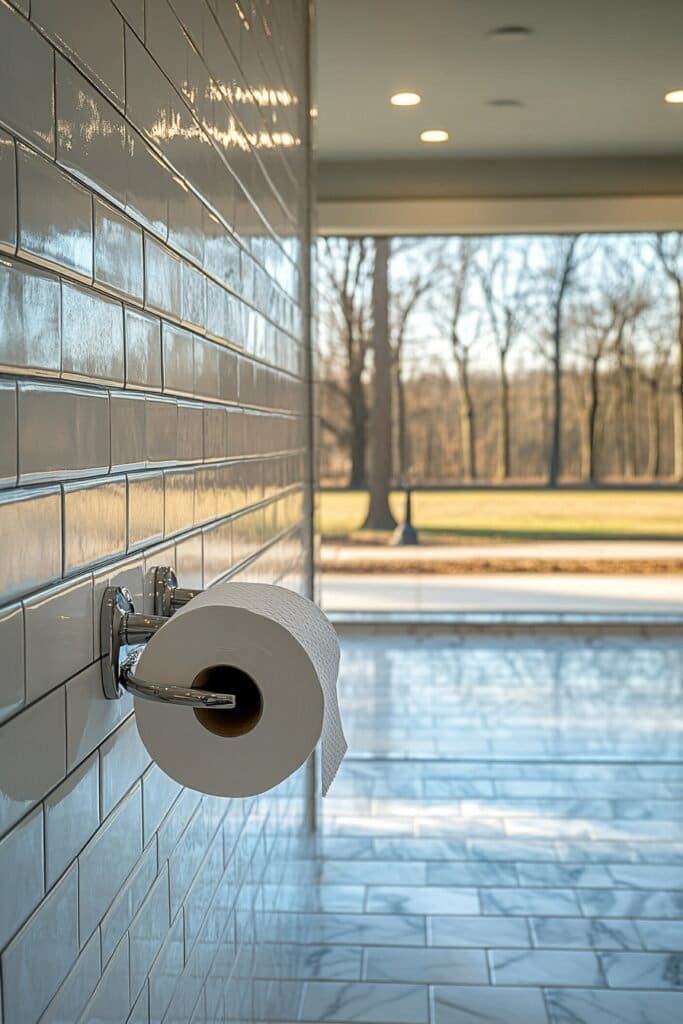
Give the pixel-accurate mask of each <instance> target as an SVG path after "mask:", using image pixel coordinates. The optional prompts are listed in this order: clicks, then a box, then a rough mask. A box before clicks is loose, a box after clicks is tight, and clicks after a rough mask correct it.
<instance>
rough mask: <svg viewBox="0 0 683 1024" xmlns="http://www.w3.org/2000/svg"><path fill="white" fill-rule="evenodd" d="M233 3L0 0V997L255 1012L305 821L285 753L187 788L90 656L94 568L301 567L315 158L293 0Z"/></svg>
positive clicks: (9, 1016) (38, 1003) (35, 1006)
mask: <svg viewBox="0 0 683 1024" xmlns="http://www.w3.org/2000/svg"><path fill="white" fill-rule="evenodd" d="M243 6H244V10H243V11H242V15H243V17H240V16H239V15H238V14H237V12H236V9H235V8H234V5H233V4H232V2H231V0H196V2H192V3H181V2H169V0H148V2H147V3H143V0H93V2H86V0H32V2H31V3H30V4H29V3H28V0H16V2H14V0H13V2H12V3H9V2H7V0H0V191H1V192H2V194H3V197H4V201H3V203H2V204H1V208H0V372H1V374H2V380H0V416H1V417H2V423H3V430H2V434H1V436H0V643H1V644H2V650H3V672H2V674H1V675H0V870H1V871H2V875H3V879H9V880H10V882H11V886H10V887H11V890H12V892H11V898H9V899H7V900H3V905H2V910H0V984H1V986H2V990H1V992H0V1006H1V1010H0V1016H2V1020H3V1024H33V1022H35V1024H37V1022H38V1020H39V1019H40V1021H41V1022H42V1024H49V1022H53V1024H56V1022H57V1021H64V1020H68V1021H69V1022H75V1021H79V1022H82V1024H92V1022H93V1021H94V1020H100V1019H108V1020H112V1021H114V1020H120V1021H121V1022H123V1021H126V1019H127V1018H128V1019H129V1020H130V1021H131V1022H136V1021H139V1022H144V1024H148V1022H149V1021H150V1020H152V1021H159V1022H161V1020H162V1018H164V1017H166V1020H168V1021H171V1020H178V1021H182V1022H183V1024H186V1022H188V1021H190V1020H200V1019H202V1020H207V1021H208V1020H220V1021H222V1022H223V1021H224V1022H228V1021H231V1020H238V1019H241V1020H245V1019H249V1016H251V1017H252V1018H253V1017H254V1014H255V1013H256V1012H257V1008H258V1007H260V1006H262V1005H263V992H262V987H261V986H260V981H259V979H257V978H256V977H255V976H254V977H253V978H252V977H250V976H249V972H248V970H246V969H245V966H246V965H247V964H249V963H252V962H253V957H254V951H255V950H256V948H257V947H258V944H259V943H260V942H265V943H267V942H268V941H269V938H270V936H269V931H268V928H267V927H266V928H264V929H263V932H262V934H259V935H258V936H257V934H256V930H255V927H254V914H253V908H255V907H257V906H261V905H262V904H264V901H265V900H266V897H267V893H268V891H269V890H267V889H266V888H262V886H261V877H262V875H264V874H265V872H266V870H267V869H268V870H269V871H270V877H269V881H268V885H269V886H272V885H273V884H276V883H277V880H278V878H279V877H281V874H282V872H283V871H284V869H285V866H286V864H287V862H288V860H289V859H290V858H291V857H294V856H295V855H296V851H297V849H298V848H299V846H300V845H301V843H305V832H304V821H305V780H304V773H303V772H299V773H297V774H296V775H295V776H294V777H293V778H292V779H291V780H290V781H289V782H288V783H286V784H284V785H283V786H282V787H280V788H279V789H278V790H276V791H275V792H273V793H271V794H268V795H266V796H264V797H262V798H259V799H254V800H247V801H216V800H214V799H213V798H212V799H209V798H204V799H203V798H202V797H201V796H200V795H198V794H195V793H190V792H189V791H184V790H182V788H181V787H179V786H178V785H177V784H176V783H174V782H172V781H171V780H170V779H168V778H167V777H166V776H164V775H163V774H162V773H161V772H159V770H158V769H157V768H156V766H155V765H153V764H150V763H149V759H148V757H147V755H146V753H145V752H144V750H143V748H142V746H141V744H140V742H139V739H138V736H137V732H136V729H135V722H134V718H133V717H132V714H131V712H132V701H131V699H130V698H129V697H126V698H124V699H123V700H122V701H120V702H116V703H114V702H108V701H106V700H105V699H104V698H103V695H102V691H101V683H100V665H99V659H100V655H101V651H100V638H99V612H100V603H101V600H102V594H103V592H104V588H105V587H106V585H107V584H108V583H109V582H113V583H115V584H117V585H126V586H128V587H129V588H130V589H131V591H132V593H133V596H134V600H135V601H136V604H137V606H138V607H140V608H143V609H144V610H147V611H150V610H151V583H150V580H151V569H152V567H153V566H154V565H156V564H159V563H160V562H165V563H170V564H175V565H176V567H177V569H178V571H179V573H180V574H181V580H182V582H183V583H184V584H186V585H188V586H195V587H202V586H204V585H208V584H210V583H211V582H213V581H215V580H218V579H223V578H225V577H226V576H229V575H230V574H233V575H235V576H237V577H239V578H240V579H257V580H263V581H267V582H273V581H277V580H280V581H282V583H283V585H285V586H289V587H292V588H295V589H298V590H301V591H303V590H304V589H305V577H304V560H305V557H306V550H305V545H306V543H307V541H306V537H307V530H306V528H305V523H304V513H303V508H304V504H303V499H302V495H303V492H304V488H305V486H306V483H305V480H306V475H305V474H304V465H305V461H304V458H303V455H304V446H305V441H304V438H305V436H306V432H305V418H306V416H307V409H306V401H305V395H306V388H305V382H304V381H303V370H304V366H305V345H306V339H305V337H304V335H303V331H302V322H303V321H302V317H301V315H300V311H299V308H298V303H299V301H300V291H299V273H300V268H299V262H300V259H301V253H302V247H301V242H302V236H301V229H302V222H301V221H299V220H297V217H296V216H294V217H293V216H292V211H293V209H294V208H295V206H296V203H293V197H295V196H297V195H298V193H301V196H302V197H307V185H306V180H305V174H304V173H302V172H301V165H300V163H298V155H299V154H297V153H295V152H294V149H295V148H299V149H301V147H295V146H289V147H287V146H284V145H282V146H280V147H279V148H280V149H281V150H282V151H281V152H276V153H271V152H270V150H271V149H273V148H274V149H276V150H277V149H278V146H279V143H278V141H277V137H276V136H273V137H272V138H270V137H269V133H271V132H272V131H274V130H275V128H274V122H272V123H271V122H270V120H269V114H268V111H267V110H265V109H262V107H261V105H260V102H259V99H258V97H259V95H261V92H259V90H263V88H264V83H265V84H266V85H267V83H266V79H267V78H270V79H271V81H272V83H274V85H273V87H277V88H285V89H287V90H288V91H289V92H290V93H291V95H292V96H296V97H301V96H302V95H303V88H304V84H303V83H304V71H305V60H306V55H305V52H304V42H303V41H304V38H305V35H306V33H305V18H306V17H307V6H306V4H304V3H303V0H283V4H282V5H280V7H281V9H280V10H279V11H275V10H274V9H273V6H272V4H271V2H270V0H255V2H254V3H253V4H245V5H243ZM283 47H285V48H286V49H287V50H288V51H289V52H288V56H287V59H286V61H285V64H286V67H285V68H284V69H282V68H279V67H278V63H279V62H280V61H281V60H282V57H283ZM275 83H276V84H275ZM240 98H241V99H240ZM306 108H307V105H306V104H304V103H298V102H297V105H296V109H294V110H289V111H288V112H287V113H286V114H285V112H284V111H283V112H282V117H283V122H282V126H281V127H282V130H283V131H284V130H286V131H288V132H289V133H291V136H292V139H298V140H301V139H303V138H304V136H305V127H306V126H305V118H306V116H307V109H306ZM278 116H280V115H278ZM285 122H286V123H285ZM277 127H278V130H279V129H280V125H278V126H277ZM297 168H298V171H297V173H296V177H295V178H293V177H292V173H293V172H294V171H295V170H296V169H297ZM295 180H296V184H295ZM247 412H249V413H250V414H251V413H253V415H251V416H250V418H249V422H248V425H247V419H246V413H247ZM228 837H229V839H228ZM103 879H105V882H104V883H103V882H102V880H103ZM237 993H239V995H237ZM273 998H274V999H275V1000H276V1001H277V999H276V996H275V995H274V996H273Z"/></svg>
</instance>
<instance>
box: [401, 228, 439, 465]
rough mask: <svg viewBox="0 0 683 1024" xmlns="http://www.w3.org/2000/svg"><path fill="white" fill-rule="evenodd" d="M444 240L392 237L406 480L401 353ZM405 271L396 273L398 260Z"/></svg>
mask: <svg viewBox="0 0 683 1024" xmlns="http://www.w3.org/2000/svg"><path fill="white" fill-rule="evenodd" d="M442 260H443V243H441V242H439V243H438V244H437V245H436V246H429V247H428V248H426V247H425V239H418V240H415V239H405V240H399V239H393V240H392V245H391V270H392V275H391V276H392V280H391V288H390V297H389V303H390V333H391V348H392V358H393V367H394V381H395V384H396V421H397V422H396V428H397V446H396V447H397V456H398V460H397V461H398V465H397V476H398V479H399V480H401V481H405V479H406V474H407V472H408V468H409V466H410V438H409V432H408V424H407V419H406V400H405V382H404V376H403V374H404V366H403V362H404V360H403V356H404V352H405V345H406V340H407V337H408V328H409V326H410V324H411V321H412V319H413V317H414V315H415V313H416V311H417V310H418V309H419V307H420V304H421V302H422V301H423V300H424V298H425V296H426V295H427V294H428V293H429V292H430V291H431V290H432V289H433V288H434V287H435V285H436V283H437V280H438V277H439V273H440V271H441V270H442V269H443V264H442ZM399 262H400V263H401V264H402V265H403V266H404V267H405V269H404V272H403V273H402V274H401V273H395V268H396V265H397V263H399Z"/></svg>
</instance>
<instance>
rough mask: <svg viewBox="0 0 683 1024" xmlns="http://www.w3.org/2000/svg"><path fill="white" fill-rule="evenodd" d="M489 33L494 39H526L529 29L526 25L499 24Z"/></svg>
mask: <svg viewBox="0 0 683 1024" xmlns="http://www.w3.org/2000/svg"><path fill="white" fill-rule="evenodd" d="M489 35H491V36H493V38H494V39H500V40H502V42H508V41H509V42H515V41H516V40H519V39H528V38H529V36H530V35H531V29H530V28H529V27H528V25H500V26H499V28H494V29H492V30H491V31H490V32H489Z"/></svg>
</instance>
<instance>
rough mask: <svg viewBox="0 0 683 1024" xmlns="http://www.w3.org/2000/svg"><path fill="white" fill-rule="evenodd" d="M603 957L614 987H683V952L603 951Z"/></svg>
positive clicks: (602, 961)
mask: <svg viewBox="0 0 683 1024" xmlns="http://www.w3.org/2000/svg"><path fill="white" fill-rule="evenodd" d="M600 960H601V963H602V967H603V970H604V972H605V977H606V978H607V984H608V985H609V986H610V987H611V988H678V989H681V990H683V952H680V953H603V954H602V955H601V957H600Z"/></svg>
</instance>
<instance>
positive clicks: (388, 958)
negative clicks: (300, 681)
mask: <svg viewBox="0 0 683 1024" xmlns="http://www.w3.org/2000/svg"><path fill="white" fill-rule="evenodd" d="M682 693H683V640H675V639H633V640H623V639H607V638H605V639H593V640H589V639H581V638H578V639H577V638H576V637H574V638H564V639H561V638H558V639H547V638H546V639H544V638H536V639H534V638H520V637H504V636H503V637H501V636H498V637H492V638H490V639H487V638H482V637H479V638H476V639H475V638H470V639H468V638H460V639H458V638H453V639H451V638H448V637H431V638H430V637H415V636H413V637H410V638H402V637H365V638H364V637H351V638H347V639H345V640H344V658H343V671H342V680H341V694H342V701H343V711H344V719H345V724H346V728H347V734H348V737H349V740H350V748H351V749H350V756H349V757H348V759H347V760H346V762H345V764H344V765H343V767H342V770H341V772H340V775H339V777H338V779H337V781H336V782H335V784H334V787H333V789H332V793H331V796H330V797H329V798H328V799H327V800H326V801H325V803H324V807H323V814H324V817H323V823H322V834H321V837H320V839H319V841H318V846H317V850H316V851H314V852H313V853H312V855H311V857H310V859H307V860H303V861H300V862H299V863H298V864H296V865H295V866H294V868H293V872H292V875H291V877H289V878H288V879H287V882H286V884H285V885H280V886H277V887H276V886H273V887H272V892H271V893H270V895H267V901H269V905H268V906H266V907H265V908H264V910H265V911H266V912H268V915H269V920H270V921H271V924H272V920H273V914H274V915H275V918H276V919H277V918H280V919H281V925H282V934H283V935H286V936H292V935H294V936H296V937H297V939H298V941H297V942H295V943H292V944H290V945H288V946H287V948H286V955H285V956H284V957H283V952H282V949H281V948H280V949H279V950H278V952H277V954H274V955H273V957H272V958H269V956H268V953H267V950H266V952H265V953H264V955H263V958H262V963H261V964H260V966H259V967H258V971H259V972H260V974H259V976H260V977H263V978H264V979H273V978H274V977H277V980H276V981H265V980H264V985H266V986H268V993H269V997H268V998H267V999H264V1005H267V1009H266V1010H264V1014H263V1016H264V1019H268V1020H277V1021H280V1022H285V1021H294V1020H299V1021H314V1022H326V1021H338V1022H351V1021H361V1022H374V1024H401V1022H406V1024H608V1022H609V1024H676V1022H677V1021H681V1020H683V953H681V952H680V951H681V950H683V764H682V762H683V741H682V738H681V732H680V731H679V730H680V727H681V708H682V703H683V702H682ZM677 950H678V951H679V952H676V951H677Z"/></svg>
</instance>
